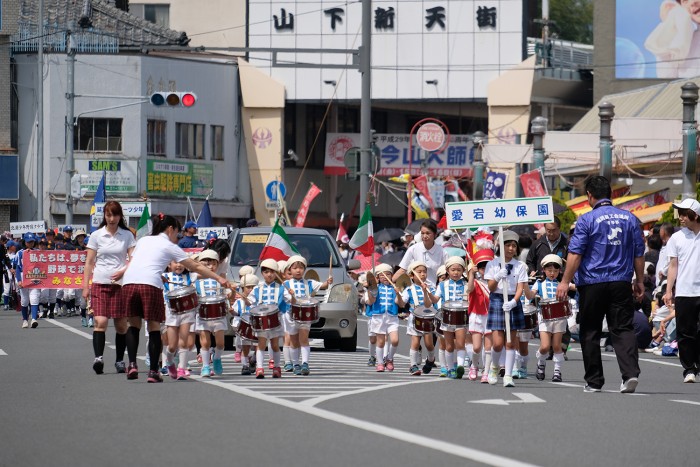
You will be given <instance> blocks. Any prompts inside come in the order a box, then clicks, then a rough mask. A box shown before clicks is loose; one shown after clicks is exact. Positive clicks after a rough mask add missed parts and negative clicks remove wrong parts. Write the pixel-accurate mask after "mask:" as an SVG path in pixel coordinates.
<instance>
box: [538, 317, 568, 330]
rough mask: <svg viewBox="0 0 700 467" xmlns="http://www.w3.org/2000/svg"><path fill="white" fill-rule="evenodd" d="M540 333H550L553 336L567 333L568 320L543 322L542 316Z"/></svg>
mask: <svg viewBox="0 0 700 467" xmlns="http://www.w3.org/2000/svg"><path fill="white" fill-rule="evenodd" d="M539 329H540V332H550V333H552V334H554V333H556V332H562V333H563V332H566V320H565V319H558V320H556V321H544V320H542V315H540V326H539Z"/></svg>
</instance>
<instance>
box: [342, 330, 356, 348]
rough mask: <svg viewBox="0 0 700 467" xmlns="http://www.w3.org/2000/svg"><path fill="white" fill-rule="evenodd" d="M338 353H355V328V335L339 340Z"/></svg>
mask: <svg viewBox="0 0 700 467" xmlns="http://www.w3.org/2000/svg"><path fill="white" fill-rule="evenodd" d="M340 351H341V352H356V351H357V328H355V333H354V334H353V335H352V337H347V338H345V339H340Z"/></svg>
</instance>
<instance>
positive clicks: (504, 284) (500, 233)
mask: <svg viewBox="0 0 700 467" xmlns="http://www.w3.org/2000/svg"><path fill="white" fill-rule="evenodd" d="M498 246H499V247H500V249H501V254H500V256H501V267H502V268H504V269H505V267H506V258H505V254H504V252H505V246H504V245H503V226H502V225H501V226H499V227H498ZM501 287H502V288H503V304H505V303H506V302H507V301H508V278H507V277H506V278H504V279H503V281H501ZM505 316H506V341H507V342H508V343H509V344H510V311H506V312H505Z"/></svg>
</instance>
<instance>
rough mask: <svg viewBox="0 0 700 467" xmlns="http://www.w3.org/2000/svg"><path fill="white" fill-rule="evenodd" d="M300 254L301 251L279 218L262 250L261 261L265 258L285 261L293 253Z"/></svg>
mask: <svg viewBox="0 0 700 467" xmlns="http://www.w3.org/2000/svg"><path fill="white" fill-rule="evenodd" d="M295 254H296V255H298V254H299V252H298V251H297V249H296V248H294V245H292V244H291V243H290V241H289V238H288V237H287V233H286V232H285V231H284V229H283V228H282V226H280V225H279V218H278V219H277V222H275V225H274V227H272V231H271V232H270V236H269V237H268V239H267V243H266V244H265V247H264V248H263V249H262V252H260V261H262V260H264V259H268V258H269V259H274V260H275V261H283V260H287V259H289V257H290V256H292V255H295Z"/></svg>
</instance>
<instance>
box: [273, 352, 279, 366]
mask: <svg viewBox="0 0 700 467" xmlns="http://www.w3.org/2000/svg"><path fill="white" fill-rule="evenodd" d="M272 361H273V363H274V366H275V367H278V366H280V351H279V350H278V351H274V350H273V351H272Z"/></svg>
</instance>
